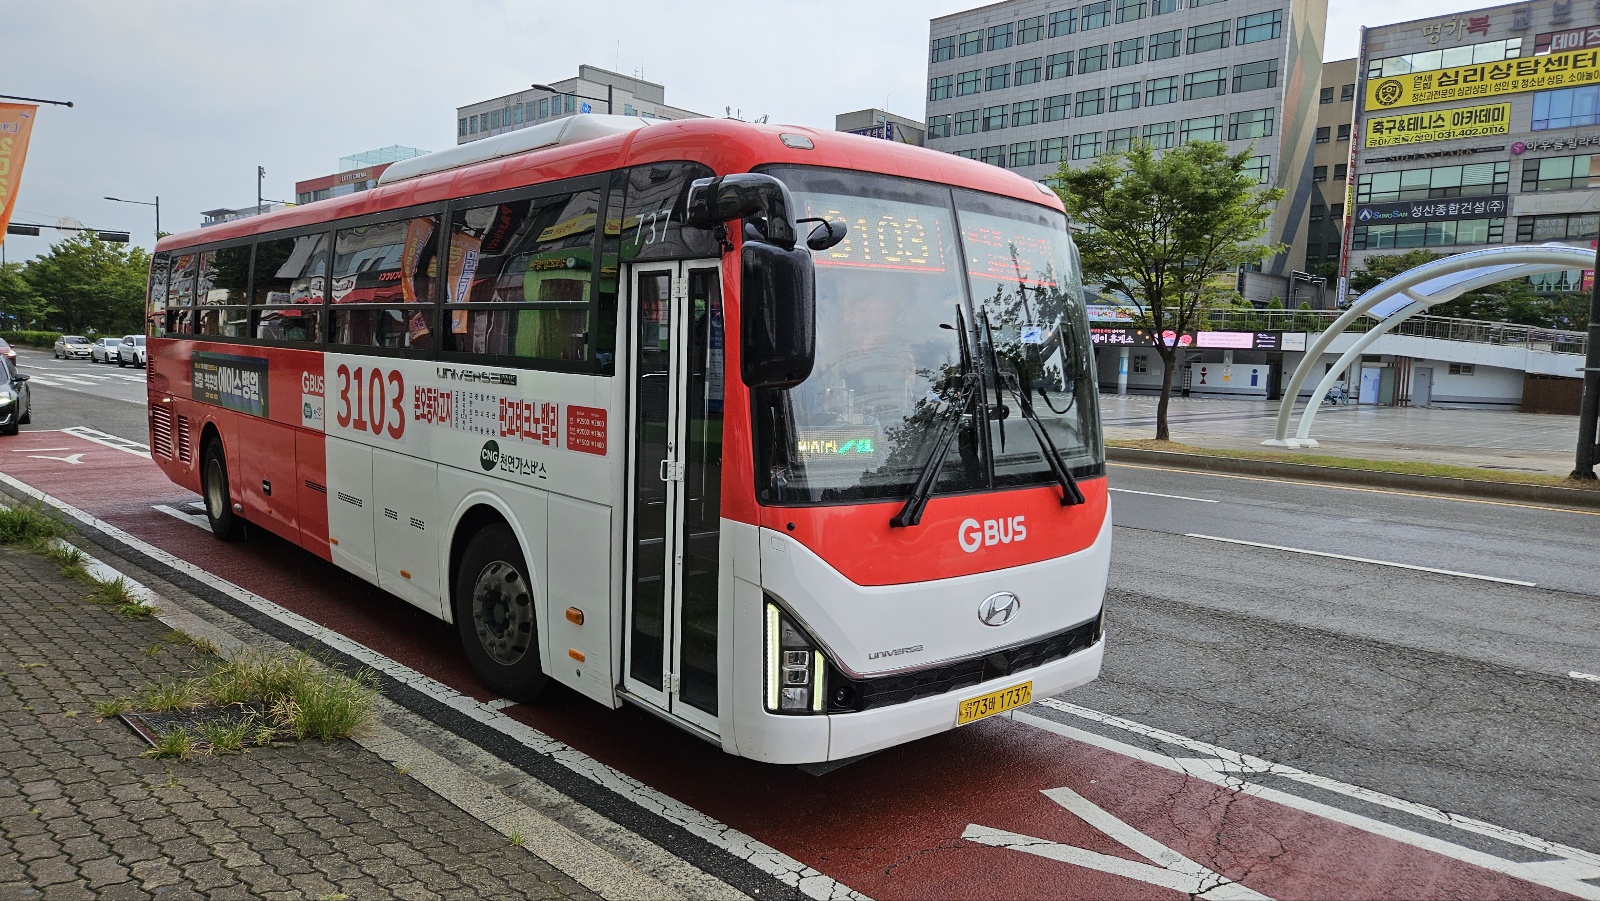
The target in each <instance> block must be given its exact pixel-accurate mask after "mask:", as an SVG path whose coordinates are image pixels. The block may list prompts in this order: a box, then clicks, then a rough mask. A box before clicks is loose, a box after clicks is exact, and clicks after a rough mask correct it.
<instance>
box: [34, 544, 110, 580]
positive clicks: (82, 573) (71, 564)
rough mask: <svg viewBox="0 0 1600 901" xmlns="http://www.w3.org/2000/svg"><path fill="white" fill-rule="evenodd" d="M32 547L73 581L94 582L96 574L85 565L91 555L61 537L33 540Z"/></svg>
mask: <svg viewBox="0 0 1600 901" xmlns="http://www.w3.org/2000/svg"><path fill="white" fill-rule="evenodd" d="M30 549H31V550H32V551H33V552H34V553H36V554H38V555H39V556H41V557H43V558H45V559H46V560H49V561H50V562H51V563H54V564H55V565H56V569H57V570H59V571H60V573H61V574H62V575H63V576H66V577H67V578H69V579H71V580H72V581H74V582H82V583H84V584H85V585H93V584H94V576H91V575H89V570H88V567H86V566H85V565H84V564H86V563H88V562H89V555H88V554H85V553H84V552H83V551H80V550H78V549H77V548H75V547H73V546H72V545H70V544H68V543H66V542H65V541H63V540H61V539H60V538H47V539H44V540H41V541H35V542H32V543H31V545H30Z"/></svg>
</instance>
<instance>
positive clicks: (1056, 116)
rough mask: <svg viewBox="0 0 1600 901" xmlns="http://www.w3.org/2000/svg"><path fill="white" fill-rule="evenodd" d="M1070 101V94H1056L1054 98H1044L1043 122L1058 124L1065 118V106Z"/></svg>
mask: <svg viewBox="0 0 1600 901" xmlns="http://www.w3.org/2000/svg"><path fill="white" fill-rule="evenodd" d="M1071 100H1072V95H1071V94H1057V95H1055V96H1054V97H1046V98H1044V121H1045V122H1059V121H1061V120H1062V119H1065V118H1067V105H1068V104H1069V103H1070V102H1071Z"/></svg>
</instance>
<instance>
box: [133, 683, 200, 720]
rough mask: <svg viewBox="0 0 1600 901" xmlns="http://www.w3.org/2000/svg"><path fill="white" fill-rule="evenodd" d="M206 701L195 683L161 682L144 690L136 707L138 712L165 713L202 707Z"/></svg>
mask: <svg viewBox="0 0 1600 901" xmlns="http://www.w3.org/2000/svg"><path fill="white" fill-rule="evenodd" d="M206 700H207V698H206V695H205V692H203V691H202V690H201V687H200V685H199V684H198V683H196V682H162V683H161V684H159V685H153V686H151V687H150V688H147V689H145V690H144V692H143V693H141V694H140V695H139V700H138V701H137V705H138V707H139V709H140V710H153V711H158V712H161V713H167V712H170V711H173V710H189V709H190V708H194V707H202V706H204V705H205V703H206Z"/></svg>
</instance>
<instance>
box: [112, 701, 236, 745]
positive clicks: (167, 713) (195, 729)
mask: <svg viewBox="0 0 1600 901" xmlns="http://www.w3.org/2000/svg"><path fill="white" fill-rule="evenodd" d="M252 716H253V717H255V718H256V719H257V720H258V721H264V719H265V717H264V715H263V712H262V711H261V710H260V709H258V708H254V707H246V706H244V705H242V704H230V705H228V706H227V707H193V708H190V709H188V710H163V711H149V712H142V711H132V712H129V713H124V714H122V715H121V717H120V718H121V720H122V721H123V722H124V723H127V724H128V727H129V728H131V729H132V730H133V731H134V732H137V733H138V734H139V737H140V738H143V739H144V740H145V741H147V742H149V743H150V746H151V747H152V748H153V747H155V746H156V742H157V741H158V740H159V739H160V736H161V733H163V732H170V731H172V730H173V729H178V728H181V729H185V730H187V731H188V732H189V734H190V735H198V734H199V730H200V728H201V727H204V726H232V725H235V724H237V723H239V722H240V721H242V720H244V719H245V718H246V717H252Z"/></svg>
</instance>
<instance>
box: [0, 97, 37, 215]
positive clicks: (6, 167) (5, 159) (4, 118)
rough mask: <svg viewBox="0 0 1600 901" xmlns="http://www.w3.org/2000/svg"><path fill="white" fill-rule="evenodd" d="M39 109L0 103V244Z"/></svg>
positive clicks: (14, 204) (13, 207)
mask: <svg viewBox="0 0 1600 901" xmlns="http://www.w3.org/2000/svg"><path fill="white" fill-rule="evenodd" d="M38 110H39V108H38V107H37V106H23V105H21V104H17V103H0V242H4V241H5V239H6V226H8V225H10V224H11V211H12V210H13V209H15V208H16V205H17V185H18V184H19V183H20V182H21V181H22V161H23V160H24V159H26V158H27V156H28V136H29V135H31V134H33V117H34V114H35V113H37V112H38Z"/></svg>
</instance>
